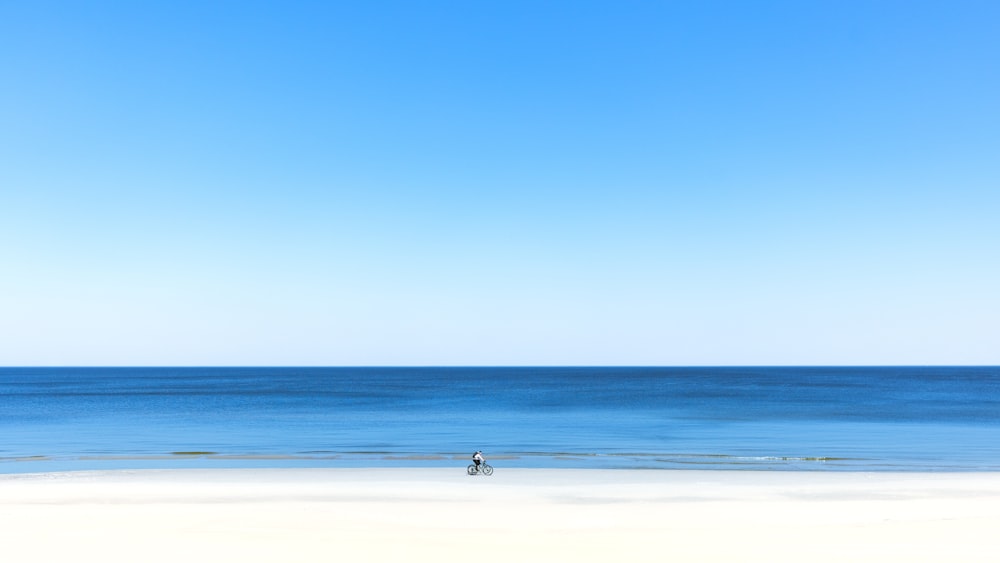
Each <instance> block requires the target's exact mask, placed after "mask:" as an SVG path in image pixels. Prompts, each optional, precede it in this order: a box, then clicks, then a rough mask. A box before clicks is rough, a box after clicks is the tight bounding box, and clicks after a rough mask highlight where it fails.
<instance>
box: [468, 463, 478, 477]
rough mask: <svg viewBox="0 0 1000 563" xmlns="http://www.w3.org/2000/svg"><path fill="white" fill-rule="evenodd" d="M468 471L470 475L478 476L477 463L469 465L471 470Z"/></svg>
mask: <svg viewBox="0 0 1000 563" xmlns="http://www.w3.org/2000/svg"><path fill="white" fill-rule="evenodd" d="M466 471H468V472H469V475H475V474H476V464H475V463H472V464H469V468H468V469H466Z"/></svg>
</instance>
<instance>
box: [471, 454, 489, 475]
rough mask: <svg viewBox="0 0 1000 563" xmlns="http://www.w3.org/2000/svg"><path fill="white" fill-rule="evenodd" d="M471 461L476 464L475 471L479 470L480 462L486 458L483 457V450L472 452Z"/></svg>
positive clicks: (483, 461)
mask: <svg viewBox="0 0 1000 563" xmlns="http://www.w3.org/2000/svg"><path fill="white" fill-rule="evenodd" d="M472 461H473V462H474V463H475V464H476V471H479V469H480V467H481V466H482V464H483V463H485V462H486V459H484V458H483V452H482V451H481V450H479V451H476V453H474V454H472Z"/></svg>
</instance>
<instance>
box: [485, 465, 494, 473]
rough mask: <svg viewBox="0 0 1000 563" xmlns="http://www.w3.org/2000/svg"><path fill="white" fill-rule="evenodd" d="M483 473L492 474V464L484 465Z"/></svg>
mask: <svg viewBox="0 0 1000 563" xmlns="http://www.w3.org/2000/svg"><path fill="white" fill-rule="evenodd" d="M483 473H484V474H486V475H493V466H492V465H484V466H483Z"/></svg>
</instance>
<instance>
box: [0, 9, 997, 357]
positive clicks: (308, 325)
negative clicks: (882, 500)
mask: <svg viewBox="0 0 1000 563" xmlns="http://www.w3.org/2000/svg"><path fill="white" fill-rule="evenodd" d="M332 4H334V5H328V4H327V3H312V2H302V3H276V2H273V3H272V2H212V3H196V2H179V3H163V4H158V5H154V4H152V3H141V4H135V3H129V2H94V3H89V4H87V5H81V4H80V3H74V2H38V3H14V2H0V268H2V276H0V365H398V364H403V365H456V364H457V365H548V364H561V365H565V364H571V365H587V364H598V365H601V364H615V365H634V364H641V365H733V364H768V365H787V364H998V363H1000V345H998V344H1000V291H998V290H997V288H998V287H1000V260H998V257H1000V227H998V225H1000V221H998V220H997V217H998V216H1000V135H998V133H997V131H1000V104H998V103H997V101H998V100H1000V66H998V65H997V61H998V60H1000V24H998V23H997V22H998V21H1000V17H998V16H1000V5H996V4H995V3H992V2H947V3H945V2H813V3H804V2H758V3H749V2H698V3H670V2H622V3H617V2H616V3H610V2H608V3H601V2H544V3H538V2H535V3H529V2H504V3H497V4H486V3H483V4H472V3H463V2H430V3H420V4H419V5H416V4H412V3H402V2H384V3H343V5H341V4H337V3H332Z"/></svg>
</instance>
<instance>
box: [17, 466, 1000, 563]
mask: <svg viewBox="0 0 1000 563" xmlns="http://www.w3.org/2000/svg"><path fill="white" fill-rule="evenodd" d="M997 530H1000V474H998V473H950V474H927V473H826V472H823V473H820V472H816V473H812V472H756V471H635V470H581V469H578V470H554V469H505V468H502V467H498V468H497V471H496V473H495V474H494V475H493V476H492V477H485V476H476V477H469V476H466V475H465V474H464V472H463V468H462V467H456V468H455V469H412V470H408V469H302V470H299V469H276V470H241V469H235V470H227V469H209V470H163V471H102V472H74V473H45V474H24V475H18V474H13V475H10V474H8V475H0V537H2V542H3V546H2V547H0V550H2V551H0V552H2V553H3V554H4V560H7V561H74V560H78V561H79V560H82V561H90V560H93V561H101V562H119V561H121V562H124V561H128V562H137V561H144V562H148V561H165V562H171V563H177V562H178V561H240V562H255V561H352V562H353V561H399V562H403V561H406V562H410V561H435V562H450V561H484V562H490V561H506V562H511V561H518V562H520V561H550V562H551V561H952V562H953V561H995V560H998V559H1000V534H998V533H997Z"/></svg>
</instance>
